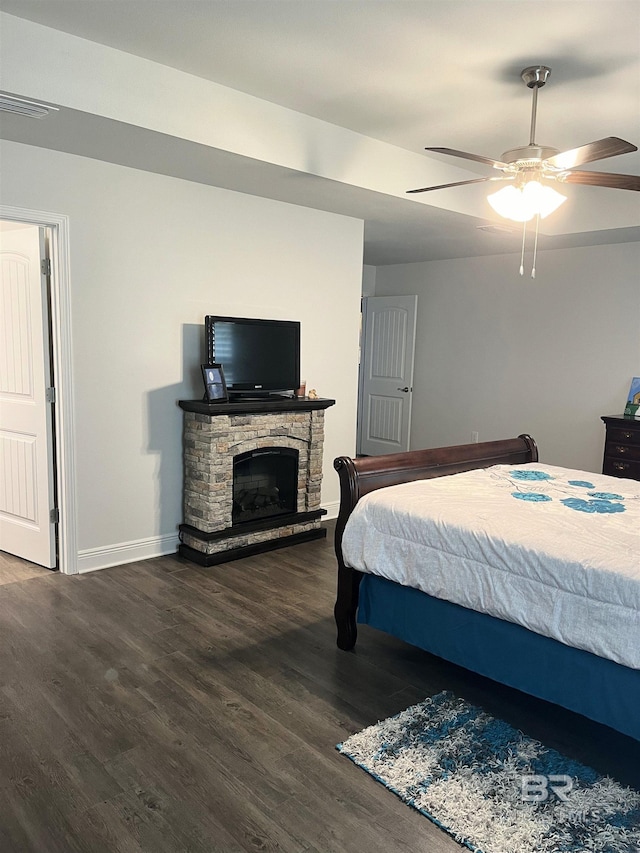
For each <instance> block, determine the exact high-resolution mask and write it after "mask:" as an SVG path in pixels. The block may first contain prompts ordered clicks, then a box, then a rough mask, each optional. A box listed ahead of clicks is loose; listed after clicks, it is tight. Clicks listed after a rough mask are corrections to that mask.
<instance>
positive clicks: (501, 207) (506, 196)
mask: <svg viewBox="0 0 640 853" xmlns="http://www.w3.org/2000/svg"><path fill="white" fill-rule="evenodd" d="M566 200H567V197H566V196H564V195H562V193H559V192H558V191H557V190H554V189H552V187H548V186H543V185H542V184H541V183H540V182H539V181H528V182H527V183H526V184H525V185H524V186H522V187H515V186H513V184H509V186H506V187H503V188H502V189H501V190H498V192H496V193H492V194H491V195H489V196H487V201H488V202H489V204H490V205H491V207H492V208H493V209H494V210H495V212H496V213H497V214H498V215H499V216H502V217H504V218H505V219H511V220H513V221H514V222H528V221H529V220H530V219H533V217H534V216H540V218H541V219H544V218H545V217H546V216H549V214H551V213H553V212H554V211H555V210H557V209H558V208H559V207H560V205H561V204H562V203H563V202H565V201H566Z"/></svg>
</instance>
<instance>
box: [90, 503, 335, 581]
mask: <svg viewBox="0 0 640 853" xmlns="http://www.w3.org/2000/svg"><path fill="white" fill-rule="evenodd" d="M322 508H323V509H326V511H327V514H326V515H324V516H323V517H322V520H323V521H331V520H332V519H334V518H337V517H338V510H339V509H340V501H331V502H330V503H326V504H323V506H322ZM179 544H180V541H179V539H178V534H177V533H176V534H170V535H167V536H150V537H149V538H148V539H136V540H134V541H133V542H120V543H118V544H117V545H107V546H106V547H104V548H87V549H86V550H85V551H79V552H78V574H82V573H83V572H95V571H97V570H98V569H108V568H110V567H111V566H120V565H122V564H124V563H135V562H137V561H138V560H150V559H151V558H152V557H163V556H164V555H165V554H175V553H176V552H177V550H178V545H179Z"/></svg>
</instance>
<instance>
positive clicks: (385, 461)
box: [333, 435, 538, 651]
mask: <svg viewBox="0 0 640 853" xmlns="http://www.w3.org/2000/svg"><path fill="white" fill-rule="evenodd" d="M537 461H538V448H537V447H536V443H535V441H534V440H533V439H532V438H531V436H530V435H519V436H518V437H517V438H509V439H505V440H503V441H485V442H482V443H478V444H459V445H454V446H452V447H436V448H433V449H431V450H413V451H409V452H408V453H393V454H389V455H388V456H363V457H361V458H359V459H351V458H350V457H348V456H339V457H338V458H337V459H336V460H334V463H333V467H334V468H335V469H336V471H337V472H338V476H339V477H340V511H339V513H338V520H337V522H336V533H335V549H336V557H337V558H338V595H337V599H336V604H335V608H334V615H335V619H336V625H337V627H338V647H339V648H341V649H343V650H344V651H349V650H350V649H352V648H353V647H354V646H355V644H356V638H357V634H358V632H357V628H356V612H357V610H358V591H359V588H360V581H361V580H362V573H361V572H358V571H357V570H356V569H352V568H351V567H350V566H347V565H345V562H344V560H343V557H342V534H343V533H344V528H345V525H346V523H347V520H348V518H349V516H350V515H351V513H352V511H353V508H354V507H355V505H356V504H357V503H358V501H359V500H360V498H361V497H363V496H364V495H366V494H368V493H369V492H373V491H374V490H375V489H381V488H383V487H384V486H394V485H396V484H398V483H408V482H410V481H411V480H428V479H431V478H433V477H444V476H446V475H447V474H459V473H461V472H462V471H471V470H473V469H474V468H488V467H489V466H491V465H522V464H523V463H525V462H537Z"/></svg>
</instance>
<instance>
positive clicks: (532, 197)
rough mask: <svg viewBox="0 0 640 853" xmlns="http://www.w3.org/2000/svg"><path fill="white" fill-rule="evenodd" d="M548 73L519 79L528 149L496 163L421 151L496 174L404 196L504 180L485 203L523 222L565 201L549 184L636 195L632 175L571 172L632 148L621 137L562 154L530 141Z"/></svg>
mask: <svg viewBox="0 0 640 853" xmlns="http://www.w3.org/2000/svg"><path fill="white" fill-rule="evenodd" d="M550 73H551V69H550V68H548V67H547V66H546V65H532V66H529V67H528V68H525V69H524V70H523V71H522V73H521V75H520V76H521V77H522V80H523V81H524V82H525V83H526V85H527V86H528V87H529V88H530V89H531V90H532V92H533V103H532V108H531V133H530V138H529V144H528V145H524V146H522V147H520V148H512V149H511V150H510V151H505V152H504V154H503V155H502V159H501V160H493V159H491V158H490V157H482V156H481V155H479V154H469V153H467V152H466V151H457V150H456V149H454V148H425V151H435V152H437V153H439V154H449V155H451V156H452V157H461V158H463V159H465V160H475V161H476V162H477V163H485V164H486V165H487V166H491V167H493V168H494V169H497V170H498V171H500V172H501V173H502V174H501V175H500V176H494V177H487V178H473V179H472V180H468V181H455V182H454V183H450V184H440V185H439V186H434V187H422V188H420V189H415V190H408V192H409V193H424V192H430V191H432V190H442V189H447V188H449V187H461V186H465V184H478V183H483V182H486V181H500V182H505V181H506V182H509V184H508V186H507V187H504V188H503V189H502V190H500V192H498V193H495V194H494V195H493V196H489V197H488V200H489V202H490V203H491V204H492V206H493V207H494V209H495V210H496V211H497V212H498V213H500V215H501V216H506V218H508V219H515V220H516V221H518V222H523V221H527V220H528V219H532V218H533V217H534V216H539V217H542V218H544V216H546V215H548V214H549V213H551V212H553V210H555V209H556V208H557V207H558V206H559V205H560V204H561V203H562V202H563V201H564V200H565V197H564V196H562V195H561V194H560V193H557V192H555V191H554V190H553V189H552V188H551V186H549V184H550V183H556V184H557V183H559V184H563V183H567V184H586V185H589V186H596V187H611V188H612V189H620V190H635V191H636V192H637V191H639V190H640V177H638V176H637V175H620V174H616V173H613V172H589V171H581V170H577V169H576V168H575V167H576V166H582V165H583V164H585V163H593V162H594V161H595V160H604V159H605V158H606V157H616V156H617V155H619V154H627V153H629V152H631V151H637V150H638V148H637V146H636V145H632V144H631V143H630V142H625V140H624V139H619V138H618V137H617V136H608V137H606V138H605V139H599V140H598V141H597V142H589V143H587V144H586V145H581V146H580V147H579V148H573V149H571V150H570V151H563V152H560V151H558V150H557V149H556V148H550V147H548V146H546V145H539V144H538V143H537V142H535V130H536V110H537V101H538V89H540V88H541V87H542V86H544V85H545V83H546V82H547V80H548V78H549V74H550ZM505 190H506V192H505ZM498 196H502V198H497V197H498ZM543 197H546V198H548V199H549V205H546V203H545V201H544V199H543ZM514 205H515V206H514ZM548 208H550V209H548Z"/></svg>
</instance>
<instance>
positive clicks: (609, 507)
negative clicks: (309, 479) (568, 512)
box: [560, 498, 625, 512]
mask: <svg viewBox="0 0 640 853" xmlns="http://www.w3.org/2000/svg"><path fill="white" fill-rule="evenodd" d="M560 503H562V504H564V505H565V506H568V507H569V509H575V510H578V512H624V511H625V506H624V504H620V503H613V502H612V501H606V500H605V501H603V500H597V499H596V500H591V501H587V500H585V499H584V498H564V499H563V500H561V501H560Z"/></svg>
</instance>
